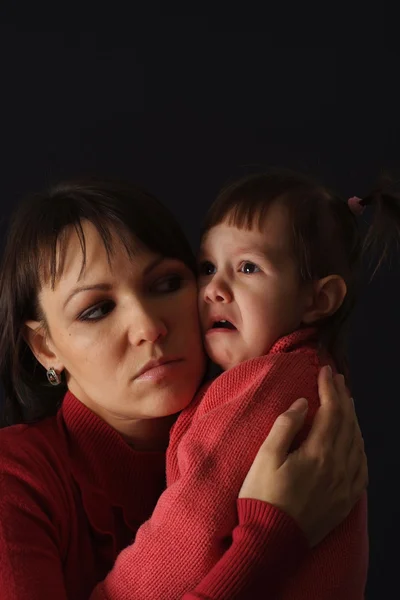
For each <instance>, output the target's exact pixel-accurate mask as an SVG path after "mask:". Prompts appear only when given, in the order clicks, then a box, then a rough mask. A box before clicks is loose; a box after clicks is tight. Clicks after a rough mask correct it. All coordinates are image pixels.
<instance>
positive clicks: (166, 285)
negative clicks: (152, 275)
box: [152, 275, 182, 294]
mask: <svg viewBox="0 0 400 600" xmlns="http://www.w3.org/2000/svg"><path fill="white" fill-rule="evenodd" d="M181 287H182V277H181V276H180V275H173V276H172V277H171V276H170V277H164V278H163V279H160V280H158V281H157V282H156V283H155V284H154V285H153V287H152V291H155V292H158V293H161V294H168V292H176V291H177V290H179V289H180V288H181Z"/></svg>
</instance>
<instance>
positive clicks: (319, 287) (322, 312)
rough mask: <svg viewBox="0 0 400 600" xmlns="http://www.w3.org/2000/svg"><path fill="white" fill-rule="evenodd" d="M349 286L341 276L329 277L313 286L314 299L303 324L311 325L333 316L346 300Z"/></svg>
mask: <svg viewBox="0 0 400 600" xmlns="http://www.w3.org/2000/svg"><path fill="white" fill-rule="evenodd" d="M346 294H347V286H346V283H345V281H344V279H343V277H340V275H328V277H323V278H322V279H319V280H318V281H317V282H315V283H314V284H313V291H312V298H311V301H310V303H309V305H308V306H307V308H306V309H305V311H304V313H303V319H302V322H303V323H305V324H307V325H311V324H312V323H316V322H317V321H320V320H321V319H324V318H326V317H330V316H331V315H333V314H334V313H335V312H336V311H337V310H339V308H340V307H341V305H342V304H343V300H344V299H345V297H346Z"/></svg>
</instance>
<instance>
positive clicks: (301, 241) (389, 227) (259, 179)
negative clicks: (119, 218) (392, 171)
mask: <svg viewBox="0 0 400 600" xmlns="http://www.w3.org/2000/svg"><path fill="white" fill-rule="evenodd" d="M275 202H280V203H282V204H284V205H285V206H286V207H287V209H288V214H289V219H290V225H291V231H292V240H291V241H292V251H293V255H294V257H295V259H296V260H297V263H298V267H299V273H300V278H301V280H302V281H303V282H309V281H313V280H317V279H320V278H323V277H326V276H327V275H331V274H337V275H340V276H341V277H343V279H344V280H345V282H346V285H347V294H346V297H345V300H344V302H343V304H342V306H341V307H340V309H339V310H338V311H337V312H336V313H335V314H333V315H332V316H331V317H329V318H326V319H325V320H324V321H322V322H320V323H319V324H318V325H319V327H318V330H319V339H320V342H321V345H322V347H323V348H325V349H327V350H328V351H329V352H330V353H331V354H332V356H333V358H334V359H335V361H336V364H337V367H338V369H339V370H340V371H341V372H343V373H345V374H348V368H347V357H346V343H345V342H346V337H347V336H346V334H347V324H348V317H349V315H350V312H351V310H352V308H353V306H354V303H355V300H356V294H357V291H358V288H359V285H358V284H359V283H360V272H361V263H362V259H363V256H364V255H365V254H367V253H369V254H370V257H372V258H373V259H375V261H376V265H377V268H378V267H379V266H380V264H381V263H382V261H383V259H384V258H385V257H386V255H387V253H388V250H389V246H390V242H391V241H392V240H393V239H399V238H400V235H399V234H400V194H399V192H398V185H397V182H394V181H390V180H389V179H387V178H386V179H385V180H382V182H380V185H379V186H377V188H376V189H375V190H374V191H373V192H371V194H369V195H368V196H366V197H365V198H363V199H361V202H359V204H360V207H361V210H362V208H363V207H364V206H367V205H373V206H374V208H375V218H374V219H373V221H372V224H371V226H370V227H369V229H368V231H367V234H366V237H365V238H364V239H363V237H362V235H361V233H360V227H359V225H360V219H359V217H356V216H355V215H354V214H353V212H352V211H351V210H350V208H349V204H348V202H347V201H346V200H345V199H343V198H341V197H340V196H338V195H337V194H335V193H334V192H332V191H331V190H329V189H327V188H325V187H324V186H322V185H319V184H318V183H317V182H315V181H313V180H312V179H310V178H308V177H306V176H304V175H302V174H299V173H294V172H291V171H287V170H271V171H268V172H265V173H258V174H253V175H249V176H247V177H244V178H242V179H239V180H237V181H234V182H233V183H230V184H229V185H227V186H226V187H225V188H223V189H222V190H221V191H220V193H219V194H218V196H217V198H216V200H215V201H214V203H213V204H212V206H211V208H210V209H209V212H208V214H207V216H206V220H205V225H204V228H203V235H204V234H205V233H206V232H207V231H208V230H209V229H210V228H211V227H214V226H215V225H218V224H220V223H222V222H227V223H229V224H231V225H234V226H236V227H238V228H243V229H252V228H253V227H258V228H259V230H260V231H262V228H263V223H264V217H265V215H266V214H267V211H268V209H269V207H270V206H271V205H272V204H273V203H275Z"/></svg>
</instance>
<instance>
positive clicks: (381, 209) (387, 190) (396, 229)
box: [360, 176, 400, 277]
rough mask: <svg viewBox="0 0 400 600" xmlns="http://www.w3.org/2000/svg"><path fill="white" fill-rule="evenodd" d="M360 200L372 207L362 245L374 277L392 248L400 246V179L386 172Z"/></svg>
mask: <svg viewBox="0 0 400 600" xmlns="http://www.w3.org/2000/svg"><path fill="white" fill-rule="evenodd" d="M360 204H361V205H362V206H371V208H373V209H374V214H373V217H372V222H371V224H370V226H369V228H368V230H367V232H366V235H365V238H364V242H363V246H362V255H363V257H367V259H368V260H369V261H370V264H371V265H373V266H374V267H375V268H374V271H373V274H372V277H373V276H374V275H375V273H376V272H377V270H378V269H379V268H380V267H381V265H382V264H383V263H384V262H385V261H386V260H387V258H388V257H389V255H390V253H391V250H392V248H393V247H394V246H395V247H396V248H397V249H398V248H399V246H400V180H393V179H391V178H390V177H389V176H385V177H384V178H382V179H381V182H380V185H379V186H377V187H376V188H375V189H374V190H373V191H372V192H371V193H370V194H369V195H368V196H366V197H365V198H363V199H362V200H360Z"/></svg>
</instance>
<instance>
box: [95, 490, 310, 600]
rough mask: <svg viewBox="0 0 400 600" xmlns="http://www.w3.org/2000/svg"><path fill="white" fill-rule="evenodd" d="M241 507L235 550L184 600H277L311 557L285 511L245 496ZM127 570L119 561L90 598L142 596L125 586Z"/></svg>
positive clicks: (133, 598)
mask: <svg viewBox="0 0 400 600" xmlns="http://www.w3.org/2000/svg"><path fill="white" fill-rule="evenodd" d="M237 508H238V518H239V524H238V525H237V526H236V527H235V529H234V530H233V534H232V544H231V546H230V547H229V548H228V550H227V551H226V552H225V553H224V555H223V556H222V558H221V559H220V560H219V561H218V562H217V563H216V564H215V565H214V567H213V568H212V569H211V570H210V571H209V573H208V574H207V575H206V576H205V577H204V579H203V580H202V581H201V582H200V583H199V584H198V585H197V586H196V587H195V588H194V589H193V590H192V591H190V592H187V593H185V594H184V595H183V596H182V599H181V600H248V599H249V598H250V597H251V598H253V597H259V596H257V594H259V595H262V597H263V598H265V600H275V595H274V591H275V590H276V589H279V587H280V585H281V584H282V582H283V581H284V580H285V579H286V578H287V577H290V574H291V573H292V572H295V571H296V569H297V568H298V567H299V565H300V564H301V563H302V561H303V560H304V558H305V557H306V556H307V555H308V553H309V547H308V544H307V540H306V538H305V536H304V534H303V533H302V531H301V530H300V529H299V527H298V526H297V524H296V523H295V522H294V521H293V520H292V519H291V518H290V517H289V516H288V515H287V514H286V513H284V512H282V511H281V510H279V509H277V508H275V507H274V506H272V505H270V504H268V503H266V502H261V501H259V500H253V499H246V498H241V499H239V500H237ZM271 548H273V552H271ZM128 559H129V557H128ZM146 566H147V567H149V565H148V564H147V565H146ZM125 569H129V563H126V564H125V565H123V563H120V564H119V565H118V567H117V568H116V569H114V570H113V571H112V572H111V573H110V575H109V576H108V577H107V579H106V580H105V582H103V583H101V584H99V585H98V586H97V587H96V589H95V591H94V592H93V594H92V595H91V597H90V600H122V599H124V600H125V599H126V600H128V599H130V600H136V598H137V597H139V596H136V595H135V594H134V593H133V592H132V589H129V588H126V583H125V577H124V570H125ZM125 575H126V574H125ZM121 576H122V577H124V579H122V580H121ZM128 577H129V574H128ZM161 577H162V575H161ZM266 577H267V578H268V590H266V589H265V578H266ZM149 597H150V596H149ZM151 597H153V596H151ZM159 598H160V597H159Z"/></svg>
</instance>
